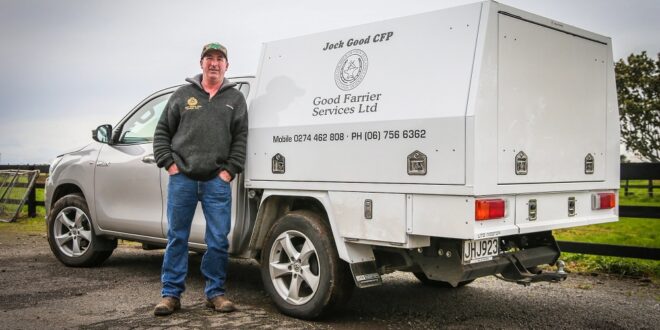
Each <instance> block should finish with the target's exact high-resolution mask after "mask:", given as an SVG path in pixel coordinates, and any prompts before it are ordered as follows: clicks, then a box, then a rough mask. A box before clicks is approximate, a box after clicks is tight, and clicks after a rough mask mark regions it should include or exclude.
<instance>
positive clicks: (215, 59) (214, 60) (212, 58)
mask: <svg viewBox="0 0 660 330" xmlns="http://www.w3.org/2000/svg"><path fill="white" fill-rule="evenodd" d="M200 65H201V66H202V79H203V80H206V81H208V82H218V81H220V82H221V81H222V80H223V79H224V77H225V72H227V67H229V63H228V62H227V59H226V58H225V55H224V54H222V53H221V52H220V51H210V52H207V53H206V55H204V57H202V60H201V61H200Z"/></svg>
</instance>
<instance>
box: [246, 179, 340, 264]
mask: <svg viewBox="0 0 660 330" xmlns="http://www.w3.org/2000/svg"><path fill="white" fill-rule="evenodd" d="M296 210H310V211H313V212H315V213H316V214H318V215H319V216H320V217H321V219H322V220H323V221H324V222H325V223H326V224H327V225H328V226H329V228H330V230H331V231H332V236H333V239H334V242H335V245H336V247H337V253H338V255H339V258H341V259H343V260H345V261H349V258H348V253H347V251H346V246H345V244H344V241H343V239H342V238H341V236H340V234H339V231H338V229H337V226H336V225H335V222H334V220H333V213H332V206H331V203H330V198H329V196H328V193H327V192H290V191H264V193H263V195H262V199H261V203H260V206H259V210H258V212H257V219H256V222H255V225H254V230H253V231H252V236H251V238H250V245H249V249H250V251H251V255H252V257H254V258H259V255H260V253H261V250H262V248H263V245H264V242H265V241H266V236H267V235H268V232H269V230H270V228H271V227H272V226H273V224H274V223H275V221H277V219H279V218H281V217H282V216H284V215H285V214H287V213H289V212H291V211H296Z"/></svg>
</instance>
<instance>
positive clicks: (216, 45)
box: [200, 42, 229, 59]
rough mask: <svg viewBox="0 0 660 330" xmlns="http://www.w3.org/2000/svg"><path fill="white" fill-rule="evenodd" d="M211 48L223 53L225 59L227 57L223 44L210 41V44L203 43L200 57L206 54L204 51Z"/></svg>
mask: <svg viewBox="0 0 660 330" xmlns="http://www.w3.org/2000/svg"><path fill="white" fill-rule="evenodd" d="M212 50H217V51H219V52H221V53H222V54H223V55H225V58H226V59H229V58H228V57H227V47H225V46H223V45H221V44H219V43H217V42H212V43H210V44H206V45H204V47H203V48H202V56H201V57H200V58H204V55H206V53H208V52H210V51H212Z"/></svg>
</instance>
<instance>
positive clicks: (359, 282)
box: [350, 260, 383, 289]
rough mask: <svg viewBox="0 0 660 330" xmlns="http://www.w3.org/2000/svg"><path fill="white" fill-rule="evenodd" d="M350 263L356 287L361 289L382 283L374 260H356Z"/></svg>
mask: <svg viewBox="0 0 660 330" xmlns="http://www.w3.org/2000/svg"><path fill="white" fill-rule="evenodd" d="M350 265H351V273H353V279H354V280H355V285H356V286H357V287H358V288H360V289H362V288H368V287H372V286H378V285H381V284H383V280H382V279H381V277H380V274H378V270H377V268H376V261H375V260H373V261H364V262H356V263H352V264H350Z"/></svg>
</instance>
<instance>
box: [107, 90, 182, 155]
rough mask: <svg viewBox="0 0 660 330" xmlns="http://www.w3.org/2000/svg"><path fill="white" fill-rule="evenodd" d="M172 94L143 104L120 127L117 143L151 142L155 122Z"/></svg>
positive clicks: (156, 122)
mask: <svg viewBox="0 0 660 330" xmlns="http://www.w3.org/2000/svg"><path fill="white" fill-rule="evenodd" d="M170 96H172V94H165V95H161V96H158V97H156V98H154V99H152V100H151V101H149V102H147V103H146V104H145V105H143V106H142V107H141V108H140V109H139V110H138V111H136V112H135V113H134V114H133V115H132V116H131V118H129V119H128V120H127V121H126V122H125V123H124V126H123V127H122V131H121V135H120V139H119V143H121V144H139V143H151V142H152V141H153V140H154V131H155V130H156V124H158V120H159V119H160V115H161V113H163V109H165V105H166V104H167V100H169V98H170Z"/></svg>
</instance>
